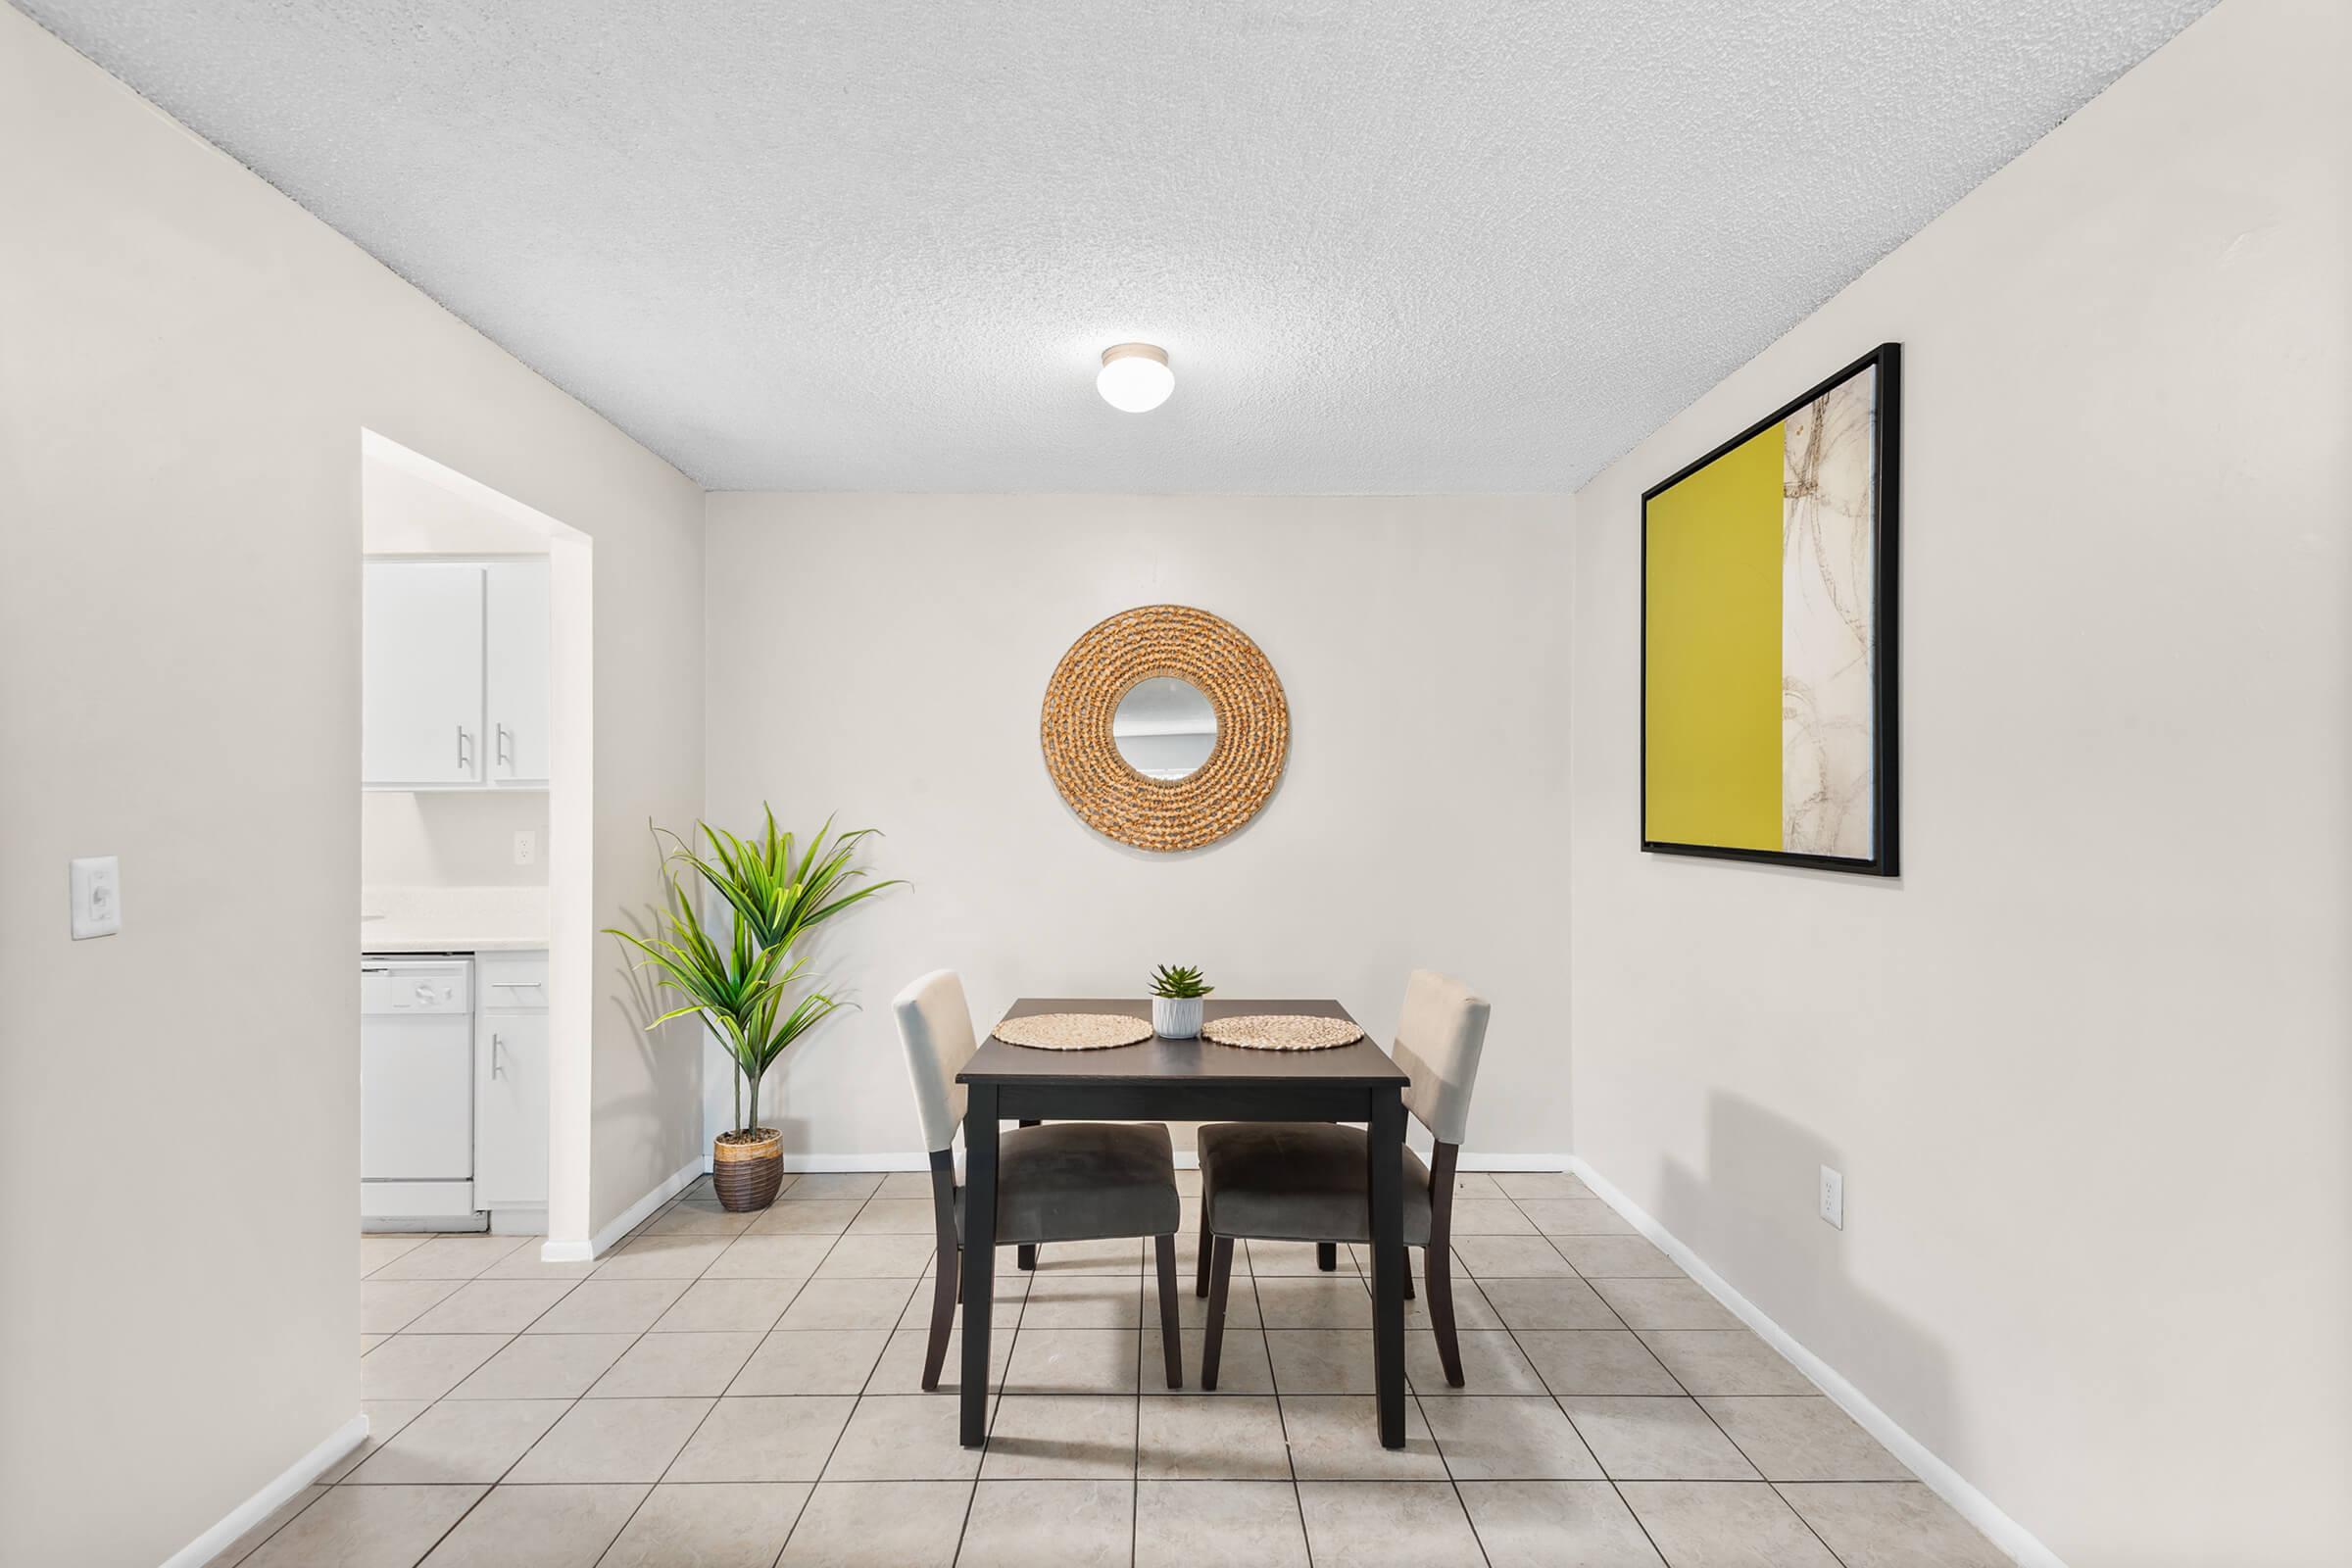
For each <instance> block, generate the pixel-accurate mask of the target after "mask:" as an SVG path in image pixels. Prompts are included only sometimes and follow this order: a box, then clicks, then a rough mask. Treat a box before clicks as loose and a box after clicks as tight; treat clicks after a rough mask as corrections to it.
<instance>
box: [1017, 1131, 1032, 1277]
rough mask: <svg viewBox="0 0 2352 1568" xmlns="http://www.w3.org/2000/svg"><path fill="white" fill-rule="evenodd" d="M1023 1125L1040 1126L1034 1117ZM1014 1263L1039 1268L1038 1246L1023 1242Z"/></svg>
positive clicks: (1025, 1267) (1018, 1248)
mask: <svg viewBox="0 0 2352 1568" xmlns="http://www.w3.org/2000/svg"><path fill="white" fill-rule="evenodd" d="M1021 1125H1022V1126H1024V1127H1035V1126H1037V1125H1038V1122H1037V1120H1036V1118H1034V1117H1027V1116H1025V1117H1023V1118H1022V1119H1021ZM1013 1253H1014V1256H1013V1261H1014V1262H1015V1263H1016V1264H1018V1265H1019V1266H1020V1267H1021V1268H1022V1269H1023V1270H1030V1269H1034V1268H1036V1267H1037V1244H1036V1243H1035V1242H1023V1243H1022V1244H1021V1245H1020V1246H1019V1247H1016V1248H1014V1249H1013Z"/></svg>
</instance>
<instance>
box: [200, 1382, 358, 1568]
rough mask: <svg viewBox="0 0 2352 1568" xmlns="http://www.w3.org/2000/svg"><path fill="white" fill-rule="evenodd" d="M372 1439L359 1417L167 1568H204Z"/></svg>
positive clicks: (329, 1436)
mask: <svg viewBox="0 0 2352 1568" xmlns="http://www.w3.org/2000/svg"><path fill="white" fill-rule="evenodd" d="M367 1439H368V1418H367V1417H366V1416H364V1415H355V1416H353V1417H352V1418H351V1419H350V1420H348V1421H346V1422H344V1423H343V1424H342V1425H341V1426H339V1427H337V1428H335V1430H334V1431H332V1432H330V1433H328V1434H327V1435H326V1437H325V1439H324V1440H323V1441H322V1442H320V1443H319V1446H317V1447H315V1448H313V1449H312V1450H311V1451H310V1452H308V1453H306V1454H304V1455H303V1456H302V1457H301V1458H299V1459H297V1460H295V1461H294V1462H293V1463H292V1464H290V1465H288V1466H286V1468H285V1469H284V1470H282V1471H280V1472H279V1473H278V1475H277V1477H276V1479H274V1480H272V1481H271V1482H270V1484H269V1485H268V1486H266V1487H264V1488H263V1489H262V1490H261V1491H259V1492H257V1493H255V1494H254V1495H252V1496H250V1497H247V1498H246V1499H245V1500H244V1501H243V1502H240V1503H238V1504H237V1505H236V1506H235V1507H234V1508H231V1509H230V1510H229V1511H228V1513H227V1515H226V1516H225V1517H224V1518H222V1519H221V1522H220V1523H219V1524H217V1525H215V1526H213V1528H212V1529H210V1530H207V1531H206V1532H205V1533H204V1534H203V1535H201V1536H198V1537H197V1538H196V1539H195V1540H194V1541H191V1542H189V1543H188V1544H186V1545H184V1546H182V1547H180V1548H179V1549H178V1550H177V1551H175V1552H173V1553H172V1555H171V1556H169V1557H167V1558H165V1559H164V1568H204V1564H206V1563H208V1562H211V1561H212V1560H213V1559H214V1558H215V1557H218V1556H220V1555H221V1553H222V1552H223V1551H226V1550H227V1549H228V1547H229V1545H230V1544H232V1543H234V1542H235V1541H236V1539H237V1538H238V1537H239V1536H242V1535H243V1534H245V1532H246V1531H248V1530H251V1529H252V1528H253V1527H254V1526H255V1525H258V1524H260V1523H261V1522H262V1521H263V1520H265V1519H267V1518H269V1517H270V1515H271V1514H273V1513H275V1512H276V1511H277V1510H278V1509H279V1508H280V1507H281V1506H283V1505H284V1503H285V1500H286V1499H287V1498H288V1497H291V1496H293V1495H294V1494H296V1493H297V1492H300V1491H301V1490H302V1489H303V1488H305V1487H307V1486H309V1485H310V1484H311V1483H312V1482H314V1481H316V1480H318V1479H319V1476H320V1475H322V1474H324V1473H325V1471H326V1467H327V1466H328V1465H330V1464H333V1463H334V1462H335V1461H336V1460H337V1459H340V1458H342V1457H343V1456H344V1455H345V1454H347V1453H349V1452H351V1450H352V1449H354V1448H356V1447H358V1446H360V1445H361V1444H362V1443H364V1442H366V1441H367Z"/></svg>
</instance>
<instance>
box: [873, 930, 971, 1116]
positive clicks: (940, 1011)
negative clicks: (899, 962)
mask: <svg viewBox="0 0 2352 1568" xmlns="http://www.w3.org/2000/svg"><path fill="white" fill-rule="evenodd" d="M890 1010H891V1011H893V1012H895V1013H897V1014H898V1018H899V1038H900V1039H901V1040H903V1041H905V1042H906V1045H907V1077H908V1078H909V1079H911V1080H912V1081H913V1084H914V1108H915V1110H916V1111H917V1112H918V1113H919V1114H920V1115H921V1116H922V1118H923V1147H924V1148H925V1149H928V1150H931V1151H932V1152H938V1151H940V1150H942V1149H946V1148H948V1147H950V1146H951V1145H953V1144H954V1143H955V1142H956V1128H958V1127H960V1126H962V1125H963V1104H964V1099H965V1095H964V1088H963V1085H961V1084H959V1083H957V1082H956V1074H957V1073H959V1072H961V1071H963V1064H964V1063H965V1062H967V1061H969V1060H971V1059H972V1053H973V1052H975V1051H977V1050H979V1049H980V1045H979V1042H978V1041H976V1040H974V1039H973V1038H972V1009H971V1007H970V1006H969V1005H967V1004H966V1003H965V1002H964V1000H963V981H962V979H961V978H960V977H959V976H957V974H956V971H955V970H953V969H937V970H934V971H932V972H931V973H930V974H927V975H925V976H923V977H922V978H921V979H920V980H917V981H916V982H915V983H914V984H912V985H910V986H908V987H907V989H906V990H904V991H902V992H900V993H899V994H898V997H897V998H896V999H895V1000H894V1001H893V1002H892V1003H891V1005H890Z"/></svg>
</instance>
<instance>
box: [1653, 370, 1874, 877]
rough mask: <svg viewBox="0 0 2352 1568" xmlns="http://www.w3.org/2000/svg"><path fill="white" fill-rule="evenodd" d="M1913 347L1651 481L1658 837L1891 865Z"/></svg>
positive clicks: (1730, 849) (1670, 846)
mask: <svg viewBox="0 0 2352 1568" xmlns="http://www.w3.org/2000/svg"><path fill="white" fill-rule="evenodd" d="M1898 354H1899V350H1898V349H1897V348H1896V346H1895V345H1893V344H1887V345H1883V346H1882V347H1881V348H1880V349H1878V350H1876V351H1875V352H1873V353H1872V354H1871V355H1868V356H1866V357H1865V358H1864V359H1863V360H1861V361H1859V362H1857V363H1856V364H1855V365H1853V366H1849V367H1848V368H1846V369H1845V370H1844V371H1841V372H1840V373H1839V374H1838V376H1837V377H1835V378H1833V379H1832V380H1831V381H1828V382H1825V383H1823V384H1822V385H1821V386H1819V387H1816V388H1814V389H1813V390H1812V391H1811V392H1808V393H1807V394H1806V395H1805V396H1804V397H1802V398H1800V399H1798V400H1797V401H1796V402H1795V403H1793V404H1790V405H1789V407H1787V408H1785V409H1783V410H1781V411H1780V412H1779V413H1778V414H1776V415H1774V416H1773V417H1771V418H1769V419H1767V420H1765V421H1763V422H1762V423H1760V424H1758V425H1756V426H1753V427H1751V428H1750V429H1749V430H1747V431H1745V432H1743V433H1742V434H1741V435H1740V436H1739V437H1737V438H1735V439H1734V440H1733V441H1730V442H1727V443H1726V444H1725V445H1724V446H1723V447H1721V448H1719V449H1717V450H1716V451H1715V452H1714V453H1712V454H1710V455H1709V456H1708V457H1706V458H1704V459H1702V460H1701V461H1700V462H1698V463H1695V464H1693V465H1691V466H1690V467H1688V468H1686V469H1684V470H1683V471H1682V472H1680V473H1678V474H1676V475H1675V476H1674V477H1673V478H1671V479H1668V480H1667V481H1665V482H1664V483H1663V484H1660V485H1658V486H1657V487H1656V488H1654V489H1652V490H1651V491H1650V492H1649V493H1648V494H1647V495H1646V496H1644V497H1643V498H1642V847H1643V848H1644V849H1652V850H1662V851H1669V852H1676V853H1684V854H1697V855H1708V854H1713V855H1724V856H1730V857H1734V858H1752V859H1788V860H1794V861H1798V862H1802V863H1808V864H1821V865H1828V866H1831V867H1833V868H1836V869H1851V870H1866V871H1875V872H1879V873H1881V874H1885V875H1892V874H1893V869H1894V864H1895V861H1894V836H1893V826H1894V812H1893V770H1892V764H1891V749H1890V743H1891V739H1892V732H1893V692H1892V688H1891V677H1892V662H1893V661H1892V642H1891V635H1890V632H1891V624H1892V618H1893V617H1892V612H1893V603H1892V595H1891V593H1890V592H1889V591H1888V587H1889V585H1890V584H1891V582H1892V580H1893V576H1892V571H1893V535H1892V528H1891V522H1892V512H1893V509H1892V504H1891V500H1892V498H1891V496H1890V494H1888V493H1887V489H1886V483H1887V477H1888V472H1889V470H1890V469H1891V467H1892V453H1893V434H1894V431H1893V425H1892V418H1893V389H1894V385H1895V381H1894V376H1895V373H1896V368H1897V358H1898Z"/></svg>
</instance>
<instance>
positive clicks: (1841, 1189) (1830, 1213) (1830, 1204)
mask: <svg viewBox="0 0 2352 1568" xmlns="http://www.w3.org/2000/svg"><path fill="white" fill-rule="evenodd" d="M1821 1217H1822V1219H1823V1221H1824V1222H1826V1223H1828V1224H1831V1225H1835V1226H1837V1227H1838V1229H1839V1230H1843V1229H1845V1177H1844V1176H1843V1175H1841V1174H1839V1173H1838V1172H1837V1171H1834V1170H1832V1169H1830V1167H1829V1166H1827V1165H1824V1166H1822V1167H1821Z"/></svg>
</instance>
